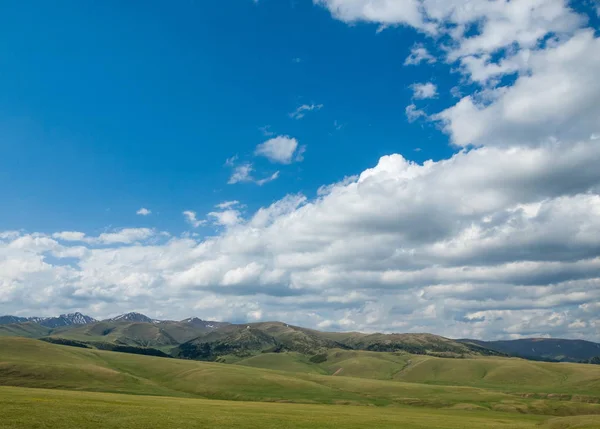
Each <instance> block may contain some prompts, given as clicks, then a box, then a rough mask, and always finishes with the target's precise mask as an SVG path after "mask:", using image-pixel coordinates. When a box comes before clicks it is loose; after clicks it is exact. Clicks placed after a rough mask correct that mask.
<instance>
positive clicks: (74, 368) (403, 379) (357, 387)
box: [0, 338, 600, 427]
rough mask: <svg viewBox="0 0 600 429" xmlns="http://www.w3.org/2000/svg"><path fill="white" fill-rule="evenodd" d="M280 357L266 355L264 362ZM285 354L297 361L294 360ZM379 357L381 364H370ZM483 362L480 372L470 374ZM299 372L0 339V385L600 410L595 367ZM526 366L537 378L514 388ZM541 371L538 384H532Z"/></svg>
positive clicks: (392, 360)
mask: <svg viewBox="0 0 600 429" xmlns="http://www.w3.org/2000/svg"><path fill="white" fill-rule="evenodd" d="M338 353H339V354H338ZM284 355H285V354H271V358H275V359H280V356H284ZM291 357H292V358H294V359H296V358H298V355H296V356H294V355H291ZM261 358H262V356H261ZM377 359H382V363H381V364H374V360H377ZM383 360H388V363H385V364H384V363H383ZM482 360H483V361H484V364H483V365H484V366H485V368H486V370H487V373H485V372H478V370H477V369H478V368H479V365H480V361H482ZM307 365H313V366H314V368H321V370H322V371H324V372H323V373H316V372H302V371H300V372H290V371H286V372H284V371H274V370H269V369H262V368H257V367H252V366H246V365H239V364H238V365H225V364H220V363H212V362H196V361H189V360H177V359H163V358H156V357H149V356H138V355H132V354H125V353H114V352H107V351H101V350H91V349H80V348H74V347H66V346H59V345H54V344H48V343H45V342H42V341H37V340H32V339H24V338H0V385H2V386H12V387H29V388H45V389H62V390H79V391H80V390H85V391H90V392H112V393H129V394H138V395H155V396H169V397H177V398H205V399H219V400H223V399H225V400H236V401H260V402H281V401H285V402H294V403H307V404H308V403H312V404H346V405H376V406H389V405H393V406H406V405H411V406H418V407H427V408H432V409H433V408H435V409H452V410H457V409H458V410H468V409H470V410H474V409H477V410H481V412H492V411H504V412H518V413H521V414H537V415H553V416H569V415H585V414H588V415H591V414H600V404H598V403H594V402H600V386H599V385H598V382H599V381H598V380H600V368H598V367H595V366H586V365H578V364H551V363H544V362H528V361H524V360H521V359H507V358H474V359H443V358H437V357H431V356H423V355H402V356H400V355H394V354H392V353H387V352H380V353H374V352H357V351H347V350H332V351H331V355H329V356H328V359H327V362H324V363H321V364H315V363H312V364H307ZM341 365H343V367H344V368H348V369H349V373H348V375H350V373H351V371H350V369H351V368H352V371H354V373H353V374H352V375H353V376H345V375H344V373H343V372H342V373H339V372H338V371H336V372H335V373H333V374H331V372H332V371H333V370H334V369H335V368H336V367H338V366H341ZM394 365H397V368H398V369H399V370H398V371H397V370H396V369H394V371H392V372H393V374H392V373H390V375H391V376H392V378H391V379H375V378H373V376H374V375H375V376H376V377H378V374H379V375H381V374H385V373H387V372H388V371H389V370H390V369H391V368H392V366H394ZM440 365H441V366H440ZM506 365H508V367H506V368H503V366H506ZM532 365H533V366H532ZM496 368H499V373H498V377H492V379H491V380H490V382H489V383H488V381H486V380H487V378H488V377H489V376H488V375H487V374H493V373H494V371H495V370H496ZM532 368H535V369H536V371H537V372H536V373H535V374H533V375H532V376H530V377H528V378H525V379H524V381H523V382H519V383H518V380H521V379H523V374H525V373H528V372H530V371H531V370H532ZM360 371H362V373H360V374H359V372H360ZM336 373H337V374H336ZM539 373H543V374H545V378H543V379H540V377H539V376H538V374H539ZM334 374H335V375H334ZM358 375H362V378H357V376H358ZM440 375H441V376H442V378H443V380H442V379H440ZM463 379H465V380H466V383H463V382H462V380H463ZM407 380H410V381H407ZM478 380H479V381H478ZM481 380H483V381H481ZM440 381H443V383H440ZM465 384H471V385H465ZM474 385H477V386H478V387H474ZM542 389H543V390H544V392H543V393H541V390H542ZM567 391H568V392H569V393H564V392H567ZM3 406H4V403H3ZM3 410H4V408H3ZM307 427H308V426H307Z"/></svg>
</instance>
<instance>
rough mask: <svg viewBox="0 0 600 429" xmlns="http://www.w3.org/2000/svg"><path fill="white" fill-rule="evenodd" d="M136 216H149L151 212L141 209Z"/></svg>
mask: <svg viewBox="0 0 600 429" xmlns="http://www.w3.org/2000/svg"><path fill="white" fill-rule="evenodd" d="M136 214H138V215H140V216H148V215H150V214H152V211H151V210H148V209H147V208H144V207H142V208H141V209H139V210H138V211H137V212H136Z"/></svg>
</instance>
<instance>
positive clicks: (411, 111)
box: [404, 104, 427, 122]
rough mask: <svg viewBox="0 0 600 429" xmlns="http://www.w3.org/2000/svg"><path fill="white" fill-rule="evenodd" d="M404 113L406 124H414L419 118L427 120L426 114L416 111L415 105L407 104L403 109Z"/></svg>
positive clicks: (419, 110)
mask: <svg viewBox="0 0 600 429" xmlns="http://www.w3.org/2000/svg"><path fill="white" fill-rule="evenodd" d="M404 113H406V117H407V118H408V122H414V121H416V120H417V119H419V118H427V114H426V113H425V112H424V111H423V110H421V109H417V106H416V105H415V104H409V105H408V106H406V109H404Z"/></svg>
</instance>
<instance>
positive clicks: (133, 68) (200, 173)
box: [0, 0, 456, 232]
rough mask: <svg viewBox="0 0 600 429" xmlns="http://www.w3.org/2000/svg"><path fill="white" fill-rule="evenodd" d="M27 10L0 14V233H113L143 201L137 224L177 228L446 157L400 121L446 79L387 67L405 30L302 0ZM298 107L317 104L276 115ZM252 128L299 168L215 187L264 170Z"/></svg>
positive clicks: (437, 144) (440, 73)
mask: <svg viewBox="0 0 600 429" xmlns="http://www.w3.org/2000/svg"><path fill="white" fill-rule="evenodd" d="M34 3H35V7H33V5H32V3H30V2H17V3H14V4H12V5H4V6H3V9H4V11H3V13H2V18H0V19H1V20H2V22H1V25H0V28H1V29H0V40H1V42H0V43H1V44H0V61H1V62H0V69H1V70H2V79H0V94H1V95H0V113H1V115H2V120H1V121H0V129H1V130H2V134H3V138H2V140H3V143H2V147H3V156H2V160H1V161H0V163H1V164H0V171H2V175H3V177H4V179H3V180H2V182H1V185H0V186H1V188H0V191H1V193H2V195H3V196H4V201H5V204H7V206H10V207H11V209H10V210H3V211H2V212H1V213H0V223H1V224H2V225H3V226H4V227H6V228H8V229H20V228H25V229H27V230H32V231H45V232H49V231H54V230H56V229H73V228H75V229H78V230H85V231H94V230H100V229H102V228H105V227H106V226H107V225H114V226H129V225H132V224H134V223H136V222H138V221H139V219H137V218H136V216H135V212H136V211H137V209H138V208H139V207H142V206H143V207H148V208H150V209H151V210H152V211H154V212H155V213H157V214H159V216H156V217H154V218H153V219H152V221H151V222H149V223H148V224H149V225H153V226H157V227H160V228H168V229H170V230H173V231H181V230H183V229H184V228H185V224H184V222H183V218H182V217H181V211H182V210H187V209H192V210H194V211H198V212H206V211H209V210H210V208H211V207H212V206H213V205H214V204H217V203H219V202H221V201H222V200H232V199H237V200H240V201H242V202H243V203H244V204H247V205H248V207H249V208H251V209H252V208H256V207H258V206H260V205H264V204H268V203H270V202H272V201H274V200H276V199H278V198H280V197H281V196H283V195H285V194H286V193H290V192H292V193H294V192H305V193H308V194H311V193H314V192H315V190H316V189H317V188H318V187H319V186H321V185H322V184H326V183H331V182H334V181H337V180H340V179H342V178H343V177H344V176H346V175H352V174H357V173H358V172H360V171H362V170H364V169H365V168H367V167H370V166H372V165H374V164H375V163H376V162H377V160H378V159H379V157H380V156H382V155H385V154H388V153H394V152H398V153H402V154H404V155H405V156H406V157H407V158H409V159H413V160H416V161H422V160H425V159H429V158H433V159H440V158H443V157H447V156H448V155H449V154H451V153H452V151H453V149H452V148H451V147H450V146H449V144H448V139H447V137H446V136H444V135H443V134H441V133H440V132H439V131H438V130H436V128H435V127H434V126H430V125H418V124H410V123H408V121H407V120H406V118H405V117H404V108H405V106H406V105H407V104H409V103H410V98H411V96H412V91H411V89H410V85H411V84H412V83H413V82H417V81H430V80H434V81H435V82H436V83H437V84H438V85H439V86H440V87H441V88H443V90H444V95H443V96H442V97H440V99H438V100H428V101H427V102H425V103H423V104H424V105H432V106H435V108H437V109H438V110H440V109H439V106H443V105H445V104H448V100H447V98H448V96H449V94H448V90H449V88H450V87H452V86H453V85H454V80H456V79H455V78H453V77H452V76H450V75H448V73H447V71H448V67H447V66H446V65H439V66H437V67H426V66H422V67H421V66H417V67H403V63H404V60H405V58H406V57H407V55H408V54H409V52H410V49H411V47H412V45H413V44H414V43H415V42H416V41H418V40H419V39H421V37H419V35H418V34H416V33H415V32H414V31H411V30H409V29H405V30H403V29H397V30H395V31H387V32H382V33H379V34H378V33H376V32H375V29H376V26H373V25H358V26H356V27H349V26H347V25H345V24H343V23H340V22H337V21H334V20H332V19H331V17H330V15H329V13H328V12H327V11H326V10H324V9H322V8H317V7H314V6H313V5H312V4H311V3H310V2H306V1H305V2H287V1H282V2H278V1H263V2H261V3H259V4H254V3H253V2H252V1H246V0H235V1H233V2H232V4H231V7H229V8H223V7H222V5H220V4H218V3H209V2H181V3H179V4H178V6H176V7H173V6H167V5H166V4H165V3H164V2H148V3H146V4H145V5H144V7H134V6H127V5H123V4H118V3H116V2H115V3H112V2H59V3H58V4H50V3H45V2H38V3H36V2H34ZM32 11H33V12H32ZM308 29H313V30H316V29H318V31H307V30H308ZM304 104H308V105H311V104H317V105H319V104H321V105H323V108H322V109H321V110H319V111H313V112H310V113H309V114H307V115H306V116H305V117H304V118H302V119H301V120H296V119H292V118H290V117H289V114H290V113H291V112H293V111H295V110H296V109H297V108H298V107H299V106H301V105H304ZM335 124H339V126H341V129H339V130H338V129H337V128H338V127H336V125H335ZM264 126H270V130H271V131H272V132H274V133H277V134H281V135H289V136H291V137H294V138H296V139H298V141H299V143H300V144H302V145H306V146H307V151H306V154H305V157H304V158H305V159H304V162H302V163H298V164H294V165H289V166H285V167H283V168H281V176H280V178H279V179H278V180H276V181H274V182H272V183H269V184H268V185H265V186H262V187H257V186H254V185H252V184H243V185H227V180H228V177H229V174H230V171H229V169H227V168H224V167H223V164H224V162H225V160H226V159H227V158H229V157H232V156H234V155H238V156H239V158H240V160H248V161H254V162H255V164H256V165H255V167H256V169H257V171H256V174H257V175H261V174H262V175H268V174H272V173H273V172H274V171H276V170H277V166H273V165H271V164H270V163H269V162H268V161H267V160H253V159H252V153H253V150H254V147H255V146H256V145H257V144H259V143H261V142H263V141H265V140H267V137H266V136H264V135H263V133H262V132H261V131H260V129H259V128H260V127H264ZM417 147H418V148H421V149H422V151H421V152H415V150H414V149H415V148H417Z"/></svg>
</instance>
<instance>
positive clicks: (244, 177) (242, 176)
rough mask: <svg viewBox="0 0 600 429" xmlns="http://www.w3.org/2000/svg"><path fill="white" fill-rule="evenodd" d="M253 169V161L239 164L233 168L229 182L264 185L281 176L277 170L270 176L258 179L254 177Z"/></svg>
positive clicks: (230, 183) (232, 183) (231, 183)
mask: <svg viewBox="0 0 600 429" xmlns="http://www.w3.org/2000/svg"><path fill="white" fill-rule="evenodd" d="M253 171H254V167H253V166H252V164H251V163H245V164H241V165H238V166H236V167H235V168H234V169H233V173H232V174H231V177H230V178H229V181H228V182H227V184H229V185H234V184H236V183H255V184H257V185H258V186H262V185H264V184H265V183H269V182H272V181H273V180H276V179H277V178H278V177H279V171H276V172H275V173H273V174H271V175H270V176H268V177H265V178H262V179H257V178H255V177H254V175H253Z"/></svg>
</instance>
